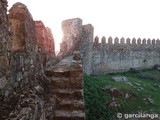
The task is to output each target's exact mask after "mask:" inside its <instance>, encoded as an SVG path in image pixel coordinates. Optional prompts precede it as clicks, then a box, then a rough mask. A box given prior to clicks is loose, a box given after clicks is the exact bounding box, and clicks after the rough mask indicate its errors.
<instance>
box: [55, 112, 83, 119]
mask: <svg viewBox="0 0 160 120" xmlns="http://www.w3.org/2000/svg"><path fill="white" fill-rule="evenodd" d="M53 120H85V113H84V112H83V111H78V110H76V111H63V110H56V111H55V116H54V118H53Z"/></svg>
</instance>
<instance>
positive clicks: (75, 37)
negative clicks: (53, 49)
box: [58, 18, 94, 74]
mask: <svg viewBox="0 0 160 120" xmlns="http://www.w3.org/2000/svg"><path fill="white" fill-rule="evenodd" d="M62 31H63V40H62V43H61V44H60V53H59V54H58V57H59V58H63V57H65V56H67V55H71V54H72V53H73V51H75V50H78V51H80V52H81V55H82V63H83V71H84V72H85V73H86V74H91V73H92V65H91V59H92V52H91V51H92V44H93V42H92V41H93V31H94V28H93V26H92V25H91V24H88V25H82V20H81V19H80V18H75V19H69V20H65V21H63V22H62Z"/></svg>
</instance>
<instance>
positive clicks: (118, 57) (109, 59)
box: [60, 18, 160, 75]
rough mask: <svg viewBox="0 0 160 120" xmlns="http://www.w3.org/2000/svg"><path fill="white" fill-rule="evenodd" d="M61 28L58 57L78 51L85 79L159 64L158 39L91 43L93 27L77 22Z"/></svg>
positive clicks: (110, 39)
mask: <svg viewBox="0 0 160 120" xmlns="http://www.w3.org/2000/svg"><path fill="white" fill-rule="evenodd" d="M62 26H63V27H62V30H63V33H64V36H63V41H62V43H61V46H60V47H61V52H60V53H61V55H62V56H65V55H69V54H71V53H70V51H69V48H71V49H72V51H74V50H78V51H80V52H81V54H82V63H83V70H84V72H85V73H86V74H88V75H89V74H94V75H99V74H106V73H110V72H119V71H127V70H129V69H130V68H136V69H143V68H150V67H153V66H154V65H155V64H160V40H159V39H158V40H155V39H153V40H151V39H142V40H141V39H140V38H138V39H135V38H132V39H130V38H127V39H124V38H123V37H122V38H120V39H119V38H118V37H116V38H114V39H113V38H112V37H109V38H108V39H106V38H105V37H102V39H101V40H99V38H98V37H97V36H96V37H95V39H94V38H93V36H94V32H93V26H92V25H91V24H88V25H82V20H81V19H79V18H74V19H69V20H65V21H64V22H62ZM76 38H78V39H76ZM77 40H78V42H77ZM66 53H67V54H66ZM64 54H65V55H64ZM62 58H63V57H62Z"/></svg>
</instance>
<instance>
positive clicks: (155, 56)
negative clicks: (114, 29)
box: [92, 37, 160, 74]
mask: <svg viewBox="0 0 160 120" xmlns="http://www.w3.org/2000/svg"><path fill="white" fill-rule="evenodd" d="M125 41H126V42H125ZM159 52H160V42H159V40H152V41H151V40H150V39H148V40H146V39H143V40H141V39H140V38H139V39H137V40H136V39H135V38H133V39H132V40H131V39H130V38H127V39H126V40H125V39H124V38H121V39H120V40H119V39H118V38H117V37H116V38H115V39H114V40H112V38H111V37H109V38H108V43H106V38H105V37H103V38H102V40H101V43H99V40H98V37H96V38H95V40H94V43H93V56H92V60H93V61H92V65H93V73H92V74H106V73H109V72H119V71H126V70H129V69H130V68H136V69H143V68H151V67H153V66H154V65H155V64H160V54H159Z"/></svg>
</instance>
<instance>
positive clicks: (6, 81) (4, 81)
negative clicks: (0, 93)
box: [0, 77, 8, 90]
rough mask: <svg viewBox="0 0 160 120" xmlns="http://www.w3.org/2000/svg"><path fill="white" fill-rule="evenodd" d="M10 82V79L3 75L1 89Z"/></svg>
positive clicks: (0, 79)
mask: <svg viewBox="0 0 160 120" xmlns="http://www.w3.org/2000/svg"><path fill="white" fill-rule="evenodd" d="M7 83H8V80H7V79H6V77H2V78H0V90H1V89H3V88H4V87H5V86H6V85H7Z"/></svg>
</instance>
